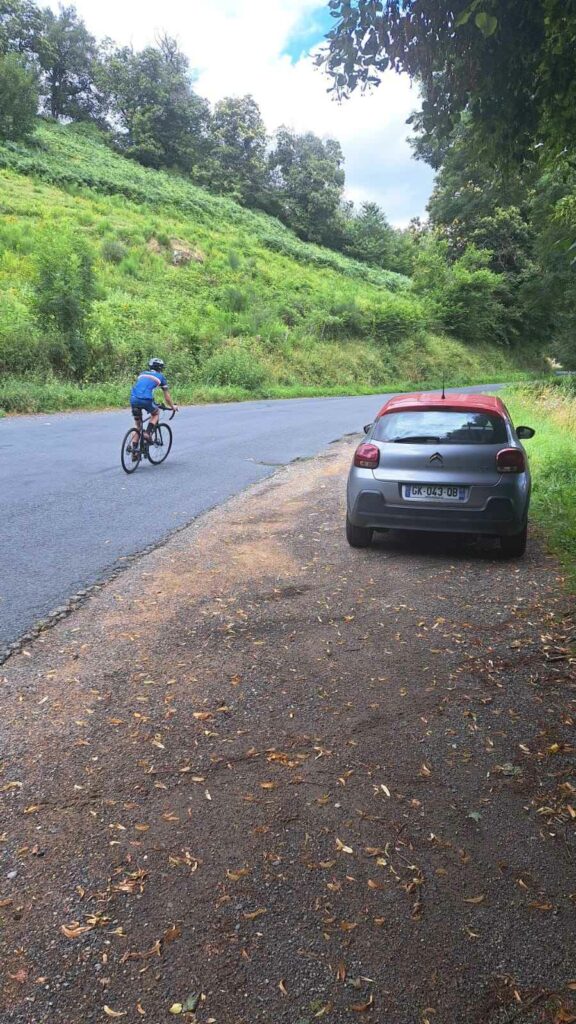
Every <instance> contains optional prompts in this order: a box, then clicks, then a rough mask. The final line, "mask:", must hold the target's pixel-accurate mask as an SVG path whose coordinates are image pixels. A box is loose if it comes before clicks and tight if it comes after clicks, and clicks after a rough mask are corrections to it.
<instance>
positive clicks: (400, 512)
mask: <svg viewBox="0 0 576 1024" xmlns="http://www.w3.org/2000/svg"><path fill="white" fill-rule="evenodd" d="M526 512H527V510H526V509H522V510H519V509H518V507H517V506H516V505H515V504H514V502H513V501H512V500H511V499H510V498H506V497H493V498H489V499H488V501H487V502H486V505H485V507H484V508H482V509H465V508H454V507H450V508H447V507H446V506H444V507H435V508H431V507H430V506H427V507H422V506H420V507H414V506H409V507H408V506H407V505H392V504H389V503H387V502H386V501H385V499H384V495H383V494H382V493H381V492H380V491H374V490H362V491H360V492H359V494H358V495H357V496H356V500H355V501H354V505H353V507H352V508H349V509H348V516H349V519H350V521H351V522H352V524H353V525H354V526H365V527H370V528H372V529H374V530H378V529H381V530H425V531H428V530H430V531H434V532H438V533H476V534H485V535H488V536H511V535H513V534H516V533H520V531H521V530H522V529H523V527H524V524H525V522H526Z"/></svg>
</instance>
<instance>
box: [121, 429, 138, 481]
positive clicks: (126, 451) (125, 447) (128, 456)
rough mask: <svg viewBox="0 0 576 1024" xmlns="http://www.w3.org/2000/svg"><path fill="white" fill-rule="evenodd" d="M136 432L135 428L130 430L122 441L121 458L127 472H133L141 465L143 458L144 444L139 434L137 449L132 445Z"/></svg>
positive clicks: (123, 467)
mask: <svg viewBox="0 0 576 1024" xmlns="http://www.w3.org/2000/svg"><path fill="white" fill-rule="evenodd" d="M134 433H135V431H134V430H129V431H128V433H127V434H126V437H125V438H124V440H123V441H122V451H121V453H120V459H121V462H122V469H123V470H124V472H125V473H133V472H134V471H135V470H136V469H138V466H139V465H140V459H141V458H142V445H141V438H140V436H138V444H137V445H136V450H134V448H133V445H132V436H133V434H134Z"/></svg>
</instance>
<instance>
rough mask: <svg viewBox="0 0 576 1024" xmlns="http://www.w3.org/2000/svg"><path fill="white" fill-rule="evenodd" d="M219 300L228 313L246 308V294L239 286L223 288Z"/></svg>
mask: <svg viewBox="0 0 576 1024" xmlns="http://www.w3.org/2000/svg"><path fill="white" fill-rule="evenodd" d="M221 301H222V306H223V308H224V309H227V310H228V312H230V313H243V312H244V310H245V309H247V308H248V295H247V294H246V292H244V291H242V289H241V288H225V289H224V291H223V292H222V300H221Z"/></svg>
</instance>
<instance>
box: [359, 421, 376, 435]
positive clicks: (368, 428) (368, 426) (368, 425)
mask: <svg viewBox="0 0 576 1024" xmlns="http://www.w3.org/2000/svg"><path fill="white" fill-rule="evenodd" d="M373 426H374V424H373V423H365V424H364V426H363V428H362V429H363V431H364V433H365V434H369V433H370V431H371V430H372V427H373Z"/></svg>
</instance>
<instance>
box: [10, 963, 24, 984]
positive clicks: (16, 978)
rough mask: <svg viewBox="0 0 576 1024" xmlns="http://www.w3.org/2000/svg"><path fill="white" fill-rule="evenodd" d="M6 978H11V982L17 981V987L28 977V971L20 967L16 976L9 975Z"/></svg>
mask: <svg viewBox="0 0 576 1024" xmlns="http://www.w3.org/2000/svg"><path fill="white" fill-rule="evenodd" d="M8 977H9V978H12V981H17V982H18V984H19V985H23V984H24V982H25V981H26V979H27V977H28V971H27V970H26V968H25V967H21V968H20V970H19V971H16V974H9V975H8Z"/></svg>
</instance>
